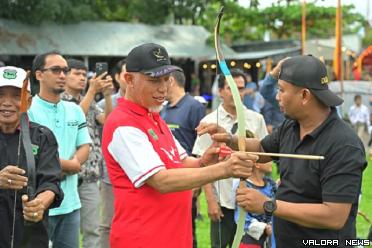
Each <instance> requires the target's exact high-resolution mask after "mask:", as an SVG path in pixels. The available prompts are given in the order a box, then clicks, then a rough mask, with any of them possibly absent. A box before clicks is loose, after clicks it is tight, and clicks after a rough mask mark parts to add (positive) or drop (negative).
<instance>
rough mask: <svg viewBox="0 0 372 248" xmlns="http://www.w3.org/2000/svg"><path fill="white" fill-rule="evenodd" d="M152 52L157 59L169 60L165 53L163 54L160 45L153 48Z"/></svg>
mask: <svg viewBox="0 0 372 248" xmlns="http://www.w3.org/2000/svg"><path fill="white" fill-rule="evenodd" d="M152 54H153V55H154V56H155V58H156V61H164V60H167V58H166V56H165V55H164V54H162V49H160V47H159V48H158V49H156V50H153V51H152Z"/></svg>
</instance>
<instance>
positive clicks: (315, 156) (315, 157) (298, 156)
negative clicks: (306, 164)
mask: <svg viewBox="0 0 372 248" xmlns="http://www.w3.org/2000/svg"><path fill="white" fill-rule="evenodd" d="M246 153H248V154H252V155H258V156H266V157H281V158H297V159H309V160H323V159H324V156H317V155H305V154H286V153H269V152H246Z"/></svg>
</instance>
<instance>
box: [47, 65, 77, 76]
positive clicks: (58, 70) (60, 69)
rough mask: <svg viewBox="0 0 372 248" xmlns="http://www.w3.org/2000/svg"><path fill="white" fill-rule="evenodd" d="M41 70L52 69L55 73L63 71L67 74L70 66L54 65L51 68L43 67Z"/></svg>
mask: <svg viewBox="0 0 372 248" xmlns="http://www.w3.org/2000/svg"><path fill="white" fill-rule="evenodd" d="M40 71H51V72H52V73H53V74H56V75H59V74H61V72H63V73H64V74H65V75H66V74H67V73H68V72H69V71H70V68H68V67H59V66H52V67H49V68H44V69H41V70H40Z"/></svg>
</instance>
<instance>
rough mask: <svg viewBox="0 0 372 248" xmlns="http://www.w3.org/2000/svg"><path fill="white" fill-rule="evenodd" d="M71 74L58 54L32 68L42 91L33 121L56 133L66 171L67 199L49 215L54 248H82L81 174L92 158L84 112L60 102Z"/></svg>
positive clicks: (45, 57)
mask: <svg viewBox="0 0 372 248" xmlns="http://www.w3.org/2000/svg"><path fill="white" fill-rule="evenodd" d="M68 71H69V68H68V66H67V62H66V60H65V59H64V58H63V57H62V56H61V55H60V54H59V53H58V52H48V53H44V54H41V55H38V56H36V57H35V59H34V61H33V65H32V72H33V76H34V77H35V79H36V80H37V81H39V83H40V91H39V93H38V94H37V95H36V96H35V97H34V98H33V102H32V106H31V108H30V110H29V117H30V119H31V120H32V121H34V122H36V123H39V124H41V125H44V126H47V127H48V128H50V129H51V130H52V131H53V133H54V135H55V136H56V138H57V142H58V152H59V155H60V163H61V167H62V181H61V187H62V190H63V192H64V194H65V198H64V200H63V201H62V204H61V206H60V207H59V208H53V209H51V210H50V212H49V216H50V217H49V227H48V234H49V239H50V240H51V241H52V242H53V248H58V247H76V248H77V247H79V227H80V207H81V204H80V199H79V194H78V188H77V184H78V176H77V173H78V172H79V171H80V167H81V164H83V163H84V162H85V161H86V160H87V158H88V154H89V143H91V139H90V136H89V133H88V129H87V124H86V119H85V115H84V112H83V111H82V109H81V108H80V107H79V106H78V105H76V104H75V103H73V102H67V101H63V100H61V98H60V94H61V93H62V92H63V91H64V90H65V83H66V74H67V72H68Z"/></svg>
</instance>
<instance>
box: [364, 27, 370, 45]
mask: <svg viewBox="0 0 372 248" xmlns="http://www.w3.org/2000/svg"><path fill="white" fill-rule="evenodd" d="M362 44H363V47H368V46H370V45H372V27H371V26H366V27H365V36H364V38H363V40H362Z"/></svg>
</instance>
